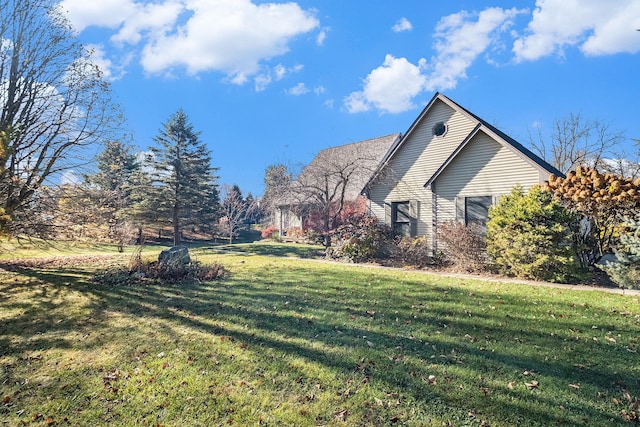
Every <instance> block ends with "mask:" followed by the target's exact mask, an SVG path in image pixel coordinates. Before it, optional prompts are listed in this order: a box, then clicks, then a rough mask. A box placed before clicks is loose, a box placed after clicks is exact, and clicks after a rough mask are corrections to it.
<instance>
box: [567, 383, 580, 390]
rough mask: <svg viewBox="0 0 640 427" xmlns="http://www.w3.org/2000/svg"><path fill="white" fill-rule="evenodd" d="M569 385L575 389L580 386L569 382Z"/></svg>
mask: <svg viewBox="0 0 640 427" xmlns="http://www.w3.org/2000/svg"><path fill="white" fill-rule="evenodd" d="M569 387H571V388H575V389H579V388H580V384H569Z"/></svg>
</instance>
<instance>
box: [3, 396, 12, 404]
mask: <svg viewBox="0 0 640 427" xmlns="http://www.w3.org/2000/svg"><path fill="white" fill-rule="evenodd" d="M9 402H11V396H5V397H3V398H2V403H4V404H7V403H9Z"/></svg>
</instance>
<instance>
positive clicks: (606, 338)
mask: <svg viewBox="0 0 640 427" xmlns="http://www.w3.org/2000/svg"><path fill="white" fill-rule="evenodd" d="M604 339H605V340H607V341H609V342H616V339H615V338H611V337H604Z"/></svg>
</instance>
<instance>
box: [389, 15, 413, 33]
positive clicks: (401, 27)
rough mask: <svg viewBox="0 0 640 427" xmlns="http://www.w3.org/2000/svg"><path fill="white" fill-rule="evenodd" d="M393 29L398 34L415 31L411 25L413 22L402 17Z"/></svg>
mask: <svg viewBox="0 0 640 427" xmlns="http://www.w3.org/2000/svg"><path fill="white" fill-rule="evenodd" d="M391 29H392V30H393V31H395V32H396V33H399V32H402V31H411V30H413V25H411V22H409V20H408V19H407V18H405V17H402V18H400V19H398V22H396V23H395V25H394V26H393V27H391Z"/></svg>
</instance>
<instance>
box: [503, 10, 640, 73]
mask: <svg viewBox="0 0 640 427" xmlns="http://www.w3.org/2000/svg"><path fill="white" fill-rule="evenodd" d="M637 28H640V2H638V1H637V0H616V1H615V2H605V1H602V0H581V1H579V2H578V1H568V0H537V1H536V9H535V10H534V11H533V17H532V20H531V22H529V25H528V26H527V29H526V31H525V35H524V36H522V37H520V38H518V39H517V40H516V41H515V42H514V44H513V53H514V54H515V58H516V61H518V62H521V61H525V60H537V59H539V58H541V57H543V56H546V55H551V54H558V55H563V53H564V48H565V47H573V46H577V47H579V48H580V50H581V51H582V52H583V53H584V54H585V55H592V56H595V55H608V54H616V53H622V52H627V53H637V52H639V51H640V37H639V36H638V33H637V32H636V31H635V30H636V29H637Z"/></svg>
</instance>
